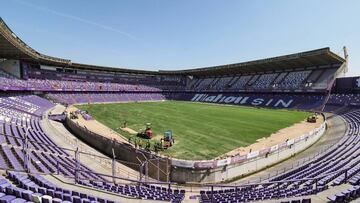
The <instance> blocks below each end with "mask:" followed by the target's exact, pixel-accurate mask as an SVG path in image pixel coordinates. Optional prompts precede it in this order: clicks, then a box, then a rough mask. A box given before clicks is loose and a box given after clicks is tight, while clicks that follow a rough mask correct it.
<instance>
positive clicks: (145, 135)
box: [137, 123, 153, 139]
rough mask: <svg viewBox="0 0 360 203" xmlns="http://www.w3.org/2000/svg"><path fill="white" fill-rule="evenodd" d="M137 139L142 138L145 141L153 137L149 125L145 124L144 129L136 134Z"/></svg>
mask: <svg viewBox="0 0 360 203" xmlns="http://www.w3.org/2000/svg"><path fill="white" fill-rule="evenodd" d="M137 136H138V137H143V138H146V139H151V138H152V137H153V132H152V130H151V123H146V129H145V130H144V131H142V132H139V133H138V134H137Z"/></svg>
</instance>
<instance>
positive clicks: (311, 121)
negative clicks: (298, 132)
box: [307, 115, 316, 123]
mask: <svg viewBox="0 0 360 203" xmlns="http://www.w3.org/2000/svg"><path fill="white" fill-rule="evenodd" d="M307 122H309V123H316V115H312V116H309V117H308V118H307Z"/></svg>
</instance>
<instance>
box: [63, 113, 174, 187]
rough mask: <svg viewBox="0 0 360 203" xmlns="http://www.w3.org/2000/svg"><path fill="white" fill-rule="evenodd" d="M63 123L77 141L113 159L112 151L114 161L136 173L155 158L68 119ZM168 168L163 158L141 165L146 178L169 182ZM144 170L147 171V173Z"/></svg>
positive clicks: (167, 162) (168, 162) (168, 163)
mask: <svg viewBox="0 0 360 203" xmlns="http://www.w3.org/2000/svg"><path fill="white" fill-rule="evenodd" d="M65 123H66V126H67V127H68V128H69V129H70V130H71V131H72V133H74V134H75V135H76V136H77V137H78V138H79V139H81V140H82V141H84V142H85V143H87V144H88V145H90V146H92V147H94V148H95V149H97V150H99V151H100V152H102V153H104V154H105V155H107V156H109V157H113V149H114V153H115V156H116V159H119V160H122V161H126V162H129V164H126V165H127V166H128V167H130V168H132V169H134V170H136V171H140V170H141V169H140V165H141V164H142V163H144V162H145V160H148V159H152V158H155V157H157V156H154V155H152V154H150V153H147V152H144V151H140V150H138V149H136V148H134V147H133V146H131V145H129V144H127V143H118V142H114V141H113V140H111V139H108V138H106V137H104V136H101V135H98V134H96V133H93V132H91V131H89V130H87V129H86V128H84V127H82V126H79V125H78V124H77V123H76V121H74V120H71V119H70V118H68V117H67V118H66V121H65ZM159 158H160V157H159ZM146 164H147V166H146ZM170 166H171V161H169V160H168V159H165V158H160V159H156V160H149V161H147V162H145V163H144V164H143V167H142V171H143V174H148V176H150V177H152V178H154V179H157V180H160V181H169V173H170ZM146 169H148V171H147V172H146Z"/></svg>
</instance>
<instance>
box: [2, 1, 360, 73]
mask: <svg viewBox="0 0 360 203" xmlns="http://www.w3.org/2000/svg"><path fill="white" fill-rule="evenodd" d="M0 5H1V7H0V16H1V17H2V18H3V19H4V20H5V21H6V23H7V24H8V25H9V26H10V28H11V29H12V30H13V31H14V32H15V33H16V34H17V35H18V36H19V37H20V38H21V39H23V40H24V41H25V42H26V43H27V44H28V45H30V46H31V47H33V48H34V49H36V50H37V51H39V52H41V53H44V54H47V55H51V56H56V57H61V58H66V59H71V60H72V61H74V62H80V63H88V64H98V65H106V66H116V67H126V68H135V69H146V70H159V69H162V70H164V69H166V70H176V69H186V68H196V67H205V66H213V65H220V64H228V63H236V62H243V61H248V60H254V59H261V58H265V57H272V56H278V55H283V54H289V53H296V52H300V51H307V50H311V49H318V48H322V47H330V48H331V49H332V51H333V52H335V53H338V54H342V47H343V46H344V45H346V46H347V48H348V51H349V55H350V60H349V73H348V74H347V75H349V76H350V75H360V26H359V19H360V1H358V0H292V1H289V0H272V1H270V0H262V1H261V0H252V1H250V0H247V1H245V0H244V1H241V0H236V1H235V0H226V1H220V0H181V1H180V0H178V1H175V0H142V1H140V0H127V1H125V0H106V1H104V0H76V1H74V0H61V1H59V0H0Z"/></svg>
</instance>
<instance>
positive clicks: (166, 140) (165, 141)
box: [160, 130, 175, 149]
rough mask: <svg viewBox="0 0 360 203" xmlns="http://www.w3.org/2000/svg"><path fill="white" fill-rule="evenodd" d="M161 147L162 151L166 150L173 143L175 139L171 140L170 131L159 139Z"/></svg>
mask: <svg viewBox="0 0 360 203" xmlns="http://www.w3.org/2000/svg"><path fill="white" fill-rule="evenodd" d="M160 141H161V145H162V148H163V149H167V148H169V147H171V146H173V144H174V143H175V139H174V138H173V135H172V131H170V130H169V131H166V132H164V137H163V138H161V140H160Z"/></svg>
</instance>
